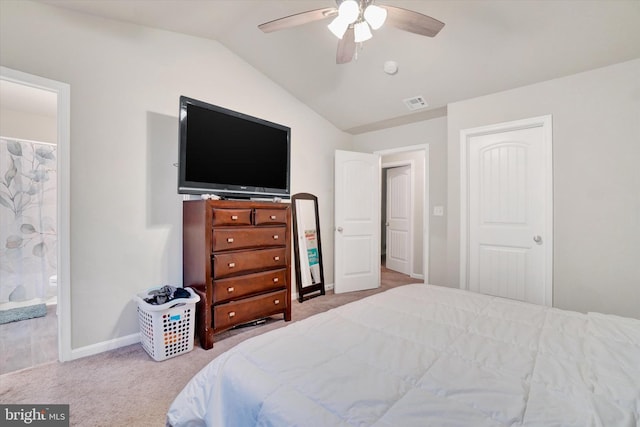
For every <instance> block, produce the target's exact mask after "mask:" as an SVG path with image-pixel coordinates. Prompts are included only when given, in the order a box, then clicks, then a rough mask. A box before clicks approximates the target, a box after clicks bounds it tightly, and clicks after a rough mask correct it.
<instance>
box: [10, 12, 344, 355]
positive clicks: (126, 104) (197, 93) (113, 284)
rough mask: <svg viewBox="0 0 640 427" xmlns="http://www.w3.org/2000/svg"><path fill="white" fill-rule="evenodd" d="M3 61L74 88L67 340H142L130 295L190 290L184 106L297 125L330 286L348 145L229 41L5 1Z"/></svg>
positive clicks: (297, 173)
mask: <svg viewBox="0 0 640 427" xmlns="http://www.w3.org/2000/svg"><path fill="white" fill-rule="evenodd" d="M0 63H1V64H2V65H3V66H5V67H8V68H12V69H15V70H20V71H24V72H27V73H30V74H35V75H39V76H43V77H47V78H50V79H54V80H57V81H61V82H65V83H68V84H70V87H71V164H72V168H71V171H72V172H71V197H70V199H71V260H72V262H71V304H72V306H71V315H72V324H71V335H72V336H71V340H72V344H71V345H72V348H74V349H77V348H81V347H86V346H90V345H92V344H97V343H102V342H106V341H109V340H114V339H117V338H121V337H125V336H129V335H132V334H135V333H137V332H138V321H137V317H136V307H135V304H134V303H133V301H132V296H133V295H134V294H135V293H137V292H141V291H142V290H145V289H147V288H149V287H152V286H159V285H164V284H173V285H176V284H177V285H180V284H181V283H182V231H181V227H182V208H181V201H182V197H181V196H180V195H178V194H177V191H176V183H177V169H176V168H175V167H174V166H173V164H174V163H175V162H176V161H177V158H178V146H177V141H178V140H177V138H178V119H177V113H178V99H179V97H180V95H186V96H189V97H193V98H196V99H201V100H203V101H206V102H210V103H213V104H217V105H221V106H223V107H226V108H229V109H232V110H236V111H241V112H243V113H247V114H250V115H253V116H256V117H260V118H263V119H266V120H269V121H273V122H276V123H282V124H284V125H287V126H290V127H291V128H292V133H291V140H292V153H291V154H292V162H291V166H292V169H291V185H292V191H293V192H294V193H296V192H309V193H313V194H315V195H317V196H318V199H319V208H320V221H321V229H322V230H323V235H322V241H323V259H324V260H325V275H326V280H327V282H328V283H332V282H333V262H332V259H333V235H332V230H333V196H332V195H333V152H334V150H335V149H350V148H351V141H352V137H351V136H350V135H348V134H345V133H344V132H341V131H339V130H338V129H336V128H335V127H334V126H333V125H331V124H330V123H329V122H327V121H326V120H324V119H323V118H321V117H320V116H318V115H317V114H316V113H314V112H313V111H312V110H310V109H309V108H308V107H306V106H305V105H304V104H302V103H300V102H299V101H298V100H296V99H295V98H294V97H293V96H291V95H290V94H289V93H287V92H286V91H284V90H283V89H282V88H281V87H280V86H278V85H276V84H275V83H274V82H272V81H271V80H269V79H268V78H266V77H265V76H264V75H262V74H260V73H259V72H258V71H256V70H255V69H254V68H253V67H251V66H249V65H248V64H247V63H245V62H244V61H243V60H241V59H240V58H239V57H237V56H236V55H235V54H233V53H232V52H230V51H229V50H227V49H226V48H225V47H224V46H222V45H221V44H220V43H217V42H215V41H212V40H206V39H201V38H196V37H191V36H186V35H181V34H177V33H172V32H168V31H160V30H154V29H150V28H146V27H141V26H136V25H131V24H126V23H120V22H116V21H112V20H106V19H102V18H97V17H93V16H90V15H85V14H80V13H76V12H72V11H67V10H63V9H60V8H56V7H52V6H49V5H46V4H41V3H34V2H29V1H3V2H2V13H0Z"/></svg>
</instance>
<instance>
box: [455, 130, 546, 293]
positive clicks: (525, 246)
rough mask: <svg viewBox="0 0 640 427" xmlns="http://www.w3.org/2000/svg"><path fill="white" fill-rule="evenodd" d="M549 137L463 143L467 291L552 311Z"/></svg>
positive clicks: (480, 137) (501, 133)
mask: <svg viewBox="0 0 640 427" xmlns="http://www.w3.org/2000/svg"><path fill="white" fill-rule="evenodd" d="M547 131H549V129H545V128H544V127H543V126H532V127H525V128H519V129H513V130H509V129H506V130H497V131H495V132H491V133H484V134H483V133H480V134H477V135H471V136H469V137H468V138H467V141H466V144H467V146H466V148H467V150H468V152H467V154H468V157H467V158H468V170H467V172H468V180H467V185H468V187H467V188H468V278H467V280H468V288H469V289H470V290H472V291H476V292H481V293H485V294H490V295H496V296H501V297H507V298H513V299H518V300H522V301H528V302H532V303H536V304H545V305H551V292H550V283H548V281H549V280H550V279H549V277H550V274H548V273H550V271H549V269H550V268H551V265H550V260H549V258H548V257H547V255H548V254H550V251H551V247H550V244H551V231H550V224H548V223H549V222H550V221H551V218H549V217H548V203H550V200H551V197H550V194H548V191H550V187H549V186H548V183H549V180H550V174H551V170H550V168H549V167H548V162H547V150H548V149H549V147H548V146H547V144H546V138H547V133H546V132H547ZM548 260H549V261H548Z"/></svg>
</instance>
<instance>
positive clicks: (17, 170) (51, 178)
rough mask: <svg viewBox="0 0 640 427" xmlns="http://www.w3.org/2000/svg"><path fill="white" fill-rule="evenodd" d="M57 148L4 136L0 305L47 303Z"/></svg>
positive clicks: (0, 141) (0, 150)
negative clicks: (34, 301) (43, 301)
mask: <svg viewBox="0 0 640 427" xmlns="http://www.w3.org/2000/svg"><path fill="white" fill-rule="evenodd" d="M56 165H57V163H56V146H55V145H51V144H47V143H40V142H34V141H24V140H18V139H14V138H5V137H0V303H3V302H6V301H25V300H31V299H34V298H45V297H46V294H47V287H48V285H49V278H50V277H51V276H53V275H55V274H56V253H57V235H56V224H57V222H56V201H57V191H56V182H57V172H56Z"/></svg>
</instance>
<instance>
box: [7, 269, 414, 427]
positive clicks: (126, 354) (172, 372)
mask: <svg viewBox="0 0 640 427" xmlns="http://www.w3.org/2000/svg"><path fill="white" fill-rule="evenodd" d="M415 282H416V280H415V279H411V278H409V277H408V276H405V275H402V274H399V273H395V272H392V271H390V270H386V269H383V271H382V281H381V287H380V288H378V289H375V290H371V291H361V292H351V293H347V294H338V295H336V294H334V293H333V292H331V291H328V292H327V295H324V296H321V297H317V298H313V299H310V300H308V301H305V302H304V303H302V304H301V303H298V302H297V301H296V302H294V303H293V306H292V317H293V321H298V320H301V319H304V318H306V317H309V316H312V315H314V314H316V313H320V312H323V311H326V310H329V309H331V308H333V307H337V306H340V305H343V304H346V303H349V302H351V301H355V300H357V299H361V298H363V297H366V296H369V295H372V294H374V293H378V292H382V291H385V290H387V289H390V288H392V287H395V286H400V285H404V284H408V283H415ZM287 324H289V323H285V322H283V321H282V316H275V317H273V318H272V319H270V320H269V321H268V322H267V323H266V324H263V325H260V326H255V327H248V328H241V329H235V330H232V331H228V332H225V333H223V334H220V335H219V336H217V337H216V341H215V344H214V347H213V349H211V350H203V349H202V348H200V347H199V345H198V344H197V342H196V345H195V346H194V349H193V351H191V352H189V353H186V354H183V355H180V356H177V357H174V358H172V359H168V360H165V361H162V362H156V361H154V360H153V359H151V358H150V357H149V356H148V355H147V353H145V351H144V350H143V348H142V346H141V345H140V344H135V345H131V346H127V347H123V348H119V349H117V350H113V351H109V352H105V353H101V354H98V355H95V356H90V357H86V358H83V359H78V360H74V361H71V362H65V363H59V362H53V363H48V364H44V365H40V366H36V367H33V368H29V369H24V370H21V371H17V372H12V373H8V374H4V375H0V402H1V403H4V404H10V403H18V404H19V403H22V404H56V403H60V404H69V405H70V406H69V409H70V424H71V425H73V426H163V425H164V423H165V414H166V412H167V410H168V408H169V405H171V402H172V401H173V399H174V398H175V397H176V395H177V394H178V393H179V392H180V390H182V388H183V387H184V385H185V384H186V383H187V382H188V381H189V379H190V378H191V377H193V375H194V374H196V373H197V372H198V371H199V370H200V369H202V368H203V367H204V366H205V365H206V364H207V363H208V362H209V361H211V360H212V359H213V358H214V357H216V356H217V355H219V354H221V353H223V352H224V351H226V350H228V349H230V348H231V347H233V346H235V345H236V344H238V343H239V342H242V341H244V340H246V339H247V338H250V337H252V336H255V335H259V334H262V333H264V332H267V331H269V330H272V329H276V328H281V327H283V326H286V325H287Z"/></svg>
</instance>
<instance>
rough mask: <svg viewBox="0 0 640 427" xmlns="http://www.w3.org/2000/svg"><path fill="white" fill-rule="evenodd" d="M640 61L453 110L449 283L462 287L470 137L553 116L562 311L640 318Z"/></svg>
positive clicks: (556, 300)
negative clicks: (465, 140)
mask: <svg viewBox="0 0 640 427" xmlns="http://www.w3.org/2000/svg"><path fill="white" fill-rule="evenodd" d="M638 76H640V59H636V60H633V61H629V62H625V63H621V64H617V65H613V66H609V67H605V68H600V69H596V70H593V71H589V72H584V73H580V74H575V75H572V76H568V77H564V78H559V79H555V80H550V81H546V82H542V83H538V84H535V85H531V86H526V87H522V88H519V89H514V90H510V91H506V92H500V93H496V94H493V95H488V96H484V97H480V98H475V99H471V100H467V101H462V102H457V103H453V104H450V105H449V106H448V206H449V211H448V229H447V237H448V239H447V241H448V254H447V255H448V256H447V262H448V267H447V270H448V271H447V276H448V280H447V282H448V283H449V284H451V285H453V286H458V284H459V268H460V266H459V262H460V261H459V260H460V257H459V253H460V244H459V241H460V212H459V209H460V179H459V177H460V131H461V130H463V129H467V128H473V127H477V126H483V125H489V124H494V123H502V122H507V121H512V120H519V119H524V118H528V117H537V116H543V115H547V114H551V115H552V116H553V178H554V186H553V192H554V196H553V202H554V214H553V222H554V256H553V263H554V266H553V280H554V282H553V286H554V291H553V305H554V306H555V307H559V308H563V309H569V310H576V311H582V312H586V311H598V312H605V313H612V314H617V315H621V316H631V317H636V318H640V263H639V262H638V260H639V259H640V258H639V254H640V167H638V162H639V161H640V78H639V77H638Z"/></svg>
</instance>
